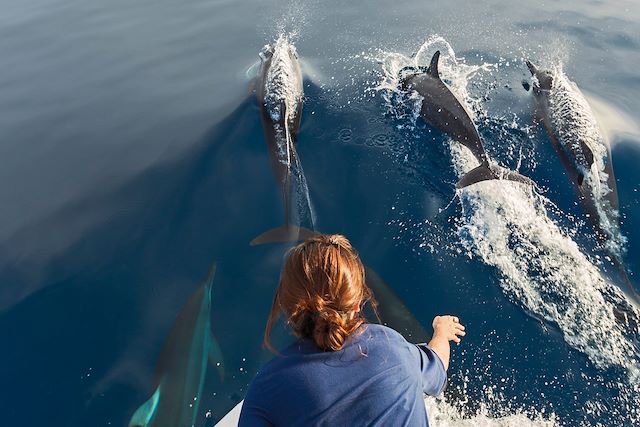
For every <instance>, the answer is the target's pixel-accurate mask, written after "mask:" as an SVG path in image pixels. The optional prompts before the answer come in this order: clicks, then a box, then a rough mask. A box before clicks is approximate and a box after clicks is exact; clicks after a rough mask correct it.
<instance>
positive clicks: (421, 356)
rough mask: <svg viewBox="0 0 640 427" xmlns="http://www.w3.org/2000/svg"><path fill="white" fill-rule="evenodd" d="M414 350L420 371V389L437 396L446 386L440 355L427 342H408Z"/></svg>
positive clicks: (445, 372)
mask: <svg viewBox="0 0 640 427" xmlns="http://www.w3.org/2000/svg"><path fill="white" fill-rule="evenodd" d="M410 346H411V347H412V348H413V352H415V354H416V356H417V358H418V360H419V362H420V371H421V373H422V391H424V392H425V393H426V394H428V395H429V396H437V395H439V394H440V393H442V392H443V391H444V389H445V387H446V386H447V371H446V370H445V369H444V365H443V364H442V361H441V360H440V357H438V355H437V354H436V353H435V352H434V351H433V350H431V348H430V347H429V346H428V345H427V344H410Z"/></svg>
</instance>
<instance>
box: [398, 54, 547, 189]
mask: <svg viewBox="0 0 640 427" xmlns="http://www.w3.org/2000/svg"><path fill="white" fill-rule="evenodd" d="M439 59H440V51H439V50H438V51H436V53H435V54H434V55H433V57H432V58H431V64H430V65H429V67H428V68H426V67H420V68H418V69H416V68H415V67H406V68H404V69H403V70H401V79H402V87H403V88H404V89H409V90H415V91H416V92H418V94H419V95H420V96H422V108H421V110H420V116H421V117H422V118H423V119H424V121H426V122H427V123H428V124H429V125H431V126H433V127H434V128H436V129H438V130H440V131H442V132H444V133H446V134H447V135H449V136H450V137H451V138H453V139H454V140H456V141H458V142H460V143H461V144H463V145H464V146H465V147H467V148H468V149H469V150H471V152H472V153H473V155H474V156H475V158H476V159H477V160H478V162H480V166H478V167H476V168H475V169H472V170H471V171H469V172H468V173H467V174H466V175H464V176H463V177H462V178H460V180H459V181H458V183H457V184H456V188H458V189H460V188H464V187H466V186H468V185H471V184H475V183H477V182H481V181H486V180H491V179H507V180H510V181H516V182H521V183H524V184H527V185H531V186H535V184H534V183H533V181H531V180H530V179H529V178H527V177H524V176H522V175H520V174H519V173H516V172H513V171H510V170H508V169H505V168H503V167H501V166H498V165H497V164H495V163H493V162H491V161H490V159H489V156H488V155H487V153H486V151H485V149H484V146H483V145H482V140H481V139H480V135H479V134H478V130H477V129H476V126H475V124H474V123H473V120H471V117H469V113H468V112H467V110H466V109H465V108H464V106H463V105H462V104H461V103H460V101H458V99H457V98H456V97H455V95H454V94H453V93H452V92H451V90H449V88H448V87H447V85H446V84H445V83H444V82H443V81H442V79H441V78H440V73H439V71H438V61H439ZM407 71H409V72H408V73H406V72H407Z"/></svg>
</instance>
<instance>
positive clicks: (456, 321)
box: [451, 316, 460, 323]
mask: <svg viewBox="0 0 640 427" xmlns="http://www.w3.org/2000/svg"><path fill="white" fill-rule="evenodd" d="M451 317H452V318H453V323H460V319H458V318H457V317H456V316H451Z"/></svg>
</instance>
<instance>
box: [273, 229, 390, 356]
mask: <svg viewBox="0 0 640 427" xmlns="http://www.w3.org/2000/svg"><path fill="white" fill-rule="evenodd" d="M366 302H370V303H371V305H372V306H373V309H374V311H375V309H376V306H377V303H376V301H375V299H374V297H373V293H372V292H371V290H370V289H369V287H368V286H367V285H366V284H365V277H364V266H363V265H362V262H361V261H360V257H359V256H358V253H357V252H356V250H355V249H354V248H353V247H352V246H351V243H349V240H347V238H346V237H344V236H341V235H339V234H332V235H326V234H325V235H316V236H314V237H311V238H310V239H308V240H306V241H305V242H303V243H301V244H299V245H297V246H295V247H294V248H292V249H291V250H290V251H289V252H288V254H287V256H286V259H285V262H284V266H283V268H282V273H281V276H280V283H279V284H278V289H277V290H276V294H275V297H274V299H273V304H272V306H271V313H270V314H269V318H268V320H267V325H266V328H265V333H264V344H265V346H266V347H267V348H269V349H270V350H272V351H273V347H272V345H271V341H270V336H271V329H272V328H273V324H274V323H275V321H276V320H277V318H278V317H279V316H280V313H283V314H284V315H285V316H286V318H287V325H288V326H289V327H291V329H292V330H293V332H294V334H295V335H296V336H298V337H304V338H310V339H312V340H313V341H314V342H315V344H316V345H317V346H318V347H319V348H320V349H323V350H326V351H337V350H340V349H341V348H342V347H343V346H344V343H345V340H346V339H347V338H348V337H349V336H350V335H351V334H353V333H354V332H355V331H356V330H357V329H358V328H359V327H360V326H361V325H362V324H363V323H365V322H366V319H365V317H364V315H363V313H362V310H361V308H362V307H363V305H364V304H365V303H366Z"/></svg>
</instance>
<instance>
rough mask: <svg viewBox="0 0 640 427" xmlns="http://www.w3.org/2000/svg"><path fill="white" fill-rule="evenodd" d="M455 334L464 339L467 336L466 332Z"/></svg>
mask: <svg viewBox="0 0 640 427" xmlns="http://www.w3.org/2000/svg"><path fill="white" fill-rule="evenodd" d="M455 334H456V335H458V336H460V337H463V336H465V335H467V333H466V332H465V331H456V332H455Z"/></svg>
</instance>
